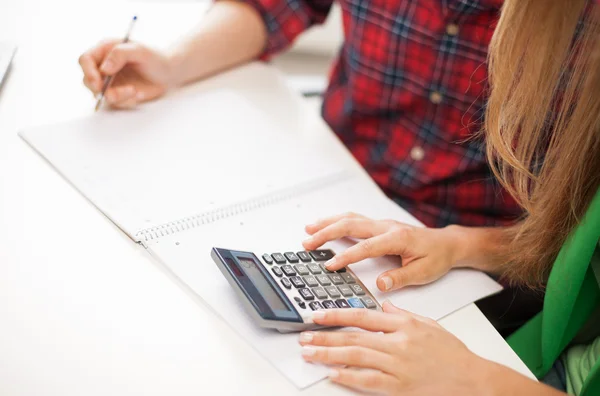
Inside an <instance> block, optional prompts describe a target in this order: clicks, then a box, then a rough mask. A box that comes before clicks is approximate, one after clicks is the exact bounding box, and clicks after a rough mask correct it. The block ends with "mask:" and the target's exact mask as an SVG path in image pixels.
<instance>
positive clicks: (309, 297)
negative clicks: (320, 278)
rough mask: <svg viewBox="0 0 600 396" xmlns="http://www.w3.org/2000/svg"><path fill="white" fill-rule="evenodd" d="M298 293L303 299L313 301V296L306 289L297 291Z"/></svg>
mask: <svg viewBox="0 0 600 396" xmlns="http://www.w3.org/2000/svg"><path fill="white" fill-rule="evenodd" d="M298 293H300V295H301V296H302V298H303V299H305V300H309V301H310V300H314V299H315V296H314V295H313V294H312V292H311V291H310V290H308V289H300V290H298Z"/></svg>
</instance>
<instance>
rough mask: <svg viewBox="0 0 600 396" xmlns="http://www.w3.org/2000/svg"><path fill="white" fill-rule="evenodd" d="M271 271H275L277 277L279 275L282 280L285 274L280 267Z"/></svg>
mask: <svg viewBox="0 0 600 396" xmlns="http://www.w3.org/2000/svg"><path fill="white" fill-rule="evenodd" d="M271 271H273V273H274V274H275V275H277V276H278V277H280V278H281V277H282V276H283V272H281V270H280V269H279V267H273V268H272V269H271Z"/></svg>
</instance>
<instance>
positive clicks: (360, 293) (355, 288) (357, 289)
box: [350, 285, 365, 296]
mask: <svg viewBox="0 0 600 396" xmlns="http://www.w3.org/2000/svg"><path fill="white" fill-rule="evenodd" d="M350 287H351V288H352V291H353V292H354V294H356V295H357V296H364V295H365V291H364V290H363V288H362V287H360V285H350Z"/></svg>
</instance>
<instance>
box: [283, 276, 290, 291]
mask: <svg viewBox="0 0 600 396" xmlns="http://www.w3.org/2000/svg"><path fill="white" fill-rule="evenodd" d="M281 284H282V285H283V287H285V288H286V289H291V288H292V284H291V283H290V280H289V279H288V278H282V279H281Z"/></svg>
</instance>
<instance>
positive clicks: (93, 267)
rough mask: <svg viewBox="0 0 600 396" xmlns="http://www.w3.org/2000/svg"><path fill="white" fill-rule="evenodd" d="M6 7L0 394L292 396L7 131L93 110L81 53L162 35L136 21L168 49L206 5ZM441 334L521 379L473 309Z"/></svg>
mask: <svg viewBox="0 0 600 396" xmlns="http://www.w3.org/2000/svg"><path fill="white" fill-rule="evenodd" d="M10 3H11V5H6V2H4V4H2V5H1V6H0V38H2V39H5V40H13V41H15V42H17V43H18V45H19V51H18V53H17V56H16V58H15V62H14V65H13V66H14V67H13V69H12V71H11V73H10V74H9V76H8V79H7V81H6V83H5V85H4V87H3V89H2V91H1V92H0V372H2V373H3V374H2V376H0V393H1V394H3V395H11V396H13V395H15V396H16V395H19V396H20V395H61V396H69V395H82V394H85V395H107V394H110V395H134V394H135V395H139V394H144V395H166V394H168V395H187V394H190V395H191V394H201V393H204V392H207V391H209V392H208V394H240V393H242V392H244V394H250V395H251V394H257V395H258V394H275V393H276V392H282V393H283V394H294V393H298V392H299V391H298V390H297V389H296V388H294V387H293V386H292V385H291V384H290V383H289V382H287V381H286V380H285V378H283V377H282V376H281V375H280V374H279V373H278V372H277V371H275V370H274V369H273V368H271V367H270V366H269V364H268V363H267V362H266V361H265V360H263V359H262V358H261V357H260V356H259V355H258V354H257V353H256V352H255V351H254V350H253V349H252V348H251V346H250V345H246V344H245V343H244V342H243V341H242V340H241V339H240V338H239V337H238V336H237V335H236V334H235V333H234V332H233V331H232V330H231V329H229V328H228V327H227V326H226V325H225V323H224V322H222V321H221V320H220V319H218V318H217V317H216V316H215V315H214V314H213V313H212V312H211V311H210V309H209V308H208V307H207V306H206V305H204V304H203V303H202V302H201V300H199V299H198V298H197V297H196V296H193V295H189V294H187V293H186V292H185V291H183V290H182V289H180V288H179V287H178V286H177V285H176V284H175V283H174V282H173V281H171V279H170V278H169V277H168V276H166V275H165V273H164V272H163V270H162V269H161V268H159V267H157V266H155V265H154V264H153V263H152V261H151V260H149V259H148V256H147V254H146V253H145V252H144V251H143V250H142V249H141V248H139V247H138V246H136V245H134V244H133V243H131V241H130V240H129V239H127V238H126V237H125V236H124V235H123V234H122V233H121V232H120V231H119V230H118V229H117V228H116V227H115V226H113V225H112V223H111V222H110V221H109V220H108V219H106V218H104V217H103V216H102V215H101V214H100V213H99V212H98V211H97V210H95V209H94V207H93V206H92V205H91V204H89V203H88V202H87V201H86V200H85V199H83V198H82V197H81V196H80V195H79V194H78V193H77V192H76V191H75V190H74V189H73V188H72V187H71V186H70V185H69V184H68V183H66V182H65V181H64V180H63V179H62V178H61V177H60V176H59V175H58V174H57V173H56V172H54V171H53V170H52V169H51V168H50V167H49V166H48V165H47V164H46V163H45V162H44V161H43V160H42V159H41V158H40V157H38V156H37V155H35V154H34V153H33V151H32V150H31V149H30V148H29V147H27V146H26V145H25V144H24V143H23V142H22V141H21V140H20V139H19V138H18V137H17V134H16V133H17V130H19V129H20V128H22V127H24V126H27V125H33V124H43V123H47V122H51V121H57V120H61V119H67V118H71V117H73V116H77V115H82V114H86V113H89V112H91V111H92V108H93V105H94V102H93V99H92V97H91V95H90V94H89V93H88V92H86V91H85V89H84V88H83V86H82V84H81V73H80V72H79V69H78V65H77V57H78V54H79V53H80V52H81V51H82V50H83V49H84V48H86V47H87V46H89V45H90V44H93V43H94V42H96V41H97V40H98V39H99V38H101V37H104V36H106V35H107V34H109V35H110V34H112V35H115V36H119V35H122V34H123V33H122V29H123V28H125V26H126V23H127V21H128V19H129V17H130V15H132V13H133V12H134V11H135V12H136V13H138V15H139V16H140V19H141V18H147V19H148V20H152V21H153V23H155V25H152V26H157V27H159V29H150V28H149V27H148V25H149V24H148V25H144V24H141V23H140V25H139V27H140V29H139V30H138V31H136V37H140V38H142V39H143V40H145V41H148V42H154V43H158V44H159V45H165V44H166V43H168V42H169V41H171V40H172V39H173V38H174V37H177V35H178V34H180V33H181V32H183V31H184V30H185V29H188V28H189V27H190V26H191V25H192V24H193V21H194V20H196V19H199V18H200V15H201V7H202V6H198V5H194V4H189V3H188V4H185V3H183V4H174V5H171V6H168V7H165V6H164V5H162V4H156V3H150V4H145V3H134V4H124V5H119V6H118V7H114V6H111V5H108V4H103V6H102V7H101V9H98V10H93V9H92V7H93V6H96V7H99V6H97V4H96V3H95V2H91V1H83V0H77V1H62V2H61V1H53V2H47V1H44V0H28V1H22V2H10ZM99 8H100V7H99ZM65 10H69V12H68V15H67V13H66V12H65ZM90 13H94V14H98V15H99V16H98V17H97V18H94V19H93V20H91V19H89V18H88V15H90ZM78 15H80V16H81V18H79V19H78V18H77V17H76V16H78ZM100 21H102V22H100ZM159 22H160V23H159ZM441 323H442V324H443V325H444V326H446V327H447V328H448V329H449V330H451V331H452V332H453V333H455V334H456V335H458V336H459V337H460V338H461V339H462V340H463V341H464V342H465V343H466V344H467V345H468V346H469V347H470V348H471V349H472V350H474V351H475V352H477V353H479V354H480V355H482V356H485V357H487V358H490V359H493V360H496V361H498V362H501V363H503V364H506V365H508V366H510V367H513V368H514V369H517V370H519V371H521V372H523V373H526V374H528V375H530V374H529V372H528V371H527V369H526V368H525V366H524V365H523V363H522V362H521V361H520V360H519V359H518V358H517V357H516V355H515V354H514V353H513V352H512V351H511V350H510V348H509V347H508V346H507V345H506V344H505V343H504V341H503V340H502V338H501V337H500V336H499V335H498V333H496V331H495V330H494V329H493V328H492V326H491V325H490V324H489V323H488V322H487V321H486V320H485V318H484V317H483V315H482V314H481V313H480V312H479V311H478V309H477V308H476V307H475V306H474V305H470V306H468V307H466V308H464V309H462V310H460V311H458V312H456V313H454V314H452V315H450V316H448V317H446V318H444V319H443V320H442V321H441ZM325 391H327V393H328V394H330V395H336V394H347V391H346V390H343V389H342V388H339V387H335V386H333V385H331V384H329V383H327V382H326V381H324V382H321V383H319V384H317V385H316V386H314V387H311V388H309V389H307V390H306V391H304V392H302V394H305V395H311V394H315V395H316V394H323V393H324V392H325Z"/></svg>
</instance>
